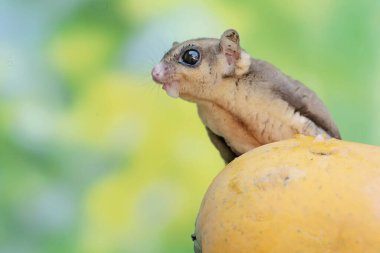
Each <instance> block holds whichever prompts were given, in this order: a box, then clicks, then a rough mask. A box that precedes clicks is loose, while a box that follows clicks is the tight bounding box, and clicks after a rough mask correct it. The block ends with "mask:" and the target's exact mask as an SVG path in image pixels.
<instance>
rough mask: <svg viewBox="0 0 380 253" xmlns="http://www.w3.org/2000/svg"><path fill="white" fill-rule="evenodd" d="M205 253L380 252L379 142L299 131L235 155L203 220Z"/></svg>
mask: <svg viewBox="0 0 380 253" xmlns="http://www.w3.org/2000/svg"><path fill="white" fill-rule="evenodd" d="M195 236H196V240H195V245H194V247H195V251H196V252H203V253H288V252H291V253H301V252H304V253H317V252H318V253H319V252H320V253H351V252H352V253H372V252H373V253H375V252H376V253H379V252H380V147H375V146H369V145H364V144H359V143H351V142H345V141H339V140H335V139H328V140H319V139H318V138H317V139H316V138H313V137H305V136H298V137H297V138H296V139H292V140H286V141H281V142H277V143H272V144H269V145H265V146H262V147H260V148H257V149H254V150H252V151H250V152H248V153H246V154H244V155H243V156H241V157H239V158H238V159H235V160H234V161H233V162H231V163H230V164H229V165H227V167H226V168H225V169H224V170H223V171H222V172H221V173H220V174H219V175H218V176H217V177H216V178H215V179H214V181H213V183H212V184H211V186H210V187H209V189H208V191H207V193H206V195H205V197H204V199H203V202H202V205H201V208H200V211H199V214H198V218H197V223H196V231H195Z"/></svg>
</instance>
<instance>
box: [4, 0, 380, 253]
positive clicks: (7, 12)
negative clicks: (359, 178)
mask: <svg viewBox="0 0 380 253" xmlns="http://www.w3.org/2000/svg"><path fill="white" fill-rule="evenodd" d="M379 27H380V1H377V0H363V1H357V0H355V1H354V0H319V1H306V0H305V1H301V0H298V1H284V0H262V1H248V0H246V1H227V0H221V1H216V0H209V1H201V0H193V1H191V2H189V1H174V0H165V1H145V0H87V1H86V0H82V1H77V0H66V1H47V0H35V1H26V0H24V1H23V0H2V1H1V2H0V252H1V253H24V252H25V253H34V252H36V253H44V252H49V253H50V252H81V253H82V252H85V253H87V252H88V253H118V252H131V253H135V252H136V253H137V252H165V253H168V252H169V253H170V252H192V242H191V240H190V234H191V232H192V230H193V227H194V220H195V217H196V214H197V211H198V207H199V204H200V201H201V199H202V196H203V193H204V192H205V190H206V188H207V186H208V184H209V183H210V182H211V180H212V178H213V177H214V176H215V175H216V173H217V172H218V171H220V169H221V168H222V167H223V163H222V161H221V159H220V158H219V155H218V153H217V152H216V150H215V149H214V148H213V147H212V145H211V144H210V142H209V141H208V138H207V135H206V133H205V131H204V128H203V126H202V125H201V123H200V121H199V119H198V118H197V115H196V109H195V107H194V105H193V104H190V103H187V102H184V101H181V100H179V99H177V100H174V99H171V98H169V97H168V96H167V95H166V94H165V93H164V92H163V91H162V90H161V89H160V88H159V86H158V85H156V84H154V83H153V82H152V81H151V78H150V69H151V67H152V66H153V65H154V64H155V63H157V62H158V61H159V60H160V58H161V56H162V55H163V53H164V52H165V51H166V50H167V49H169V48H170V46H171V43H172V41H174V40H176V41H183V40H185V39H190V38H194V37H219V36H220V35H221V34H222V32H223V31H224V30H225V29H227V28H235V29H237V30H238V31H239V32H240V35H241V40H242V41H241V44H242V46H243V47H244V48H245V49H246V50H247V51H248V52H249V53H250V54H251V55H253V56H255V57H257V58H262V59H266V60H268V61H270V62H272V63H273V64H275V65H276V66H278V67H279V68H280V69H282V70H283V71H284V72H286V73H288V74H290V75H292V76H293V77H295V78H297V79H299V80H301V81H302V82H304V83H305V84H306V85H308V86H309V87H311V88H312V89H314V90H315V91H316V92H317V93H318V94H319V95H320V97H321V98H322V99H323V100H324V101H325V103H326V104H327V105H328V107H329V109H330V110H331V112H332V114H333V116H334V118H335V119H336V122H337V124H338V126H339V127H340V129H341V133H342V135H343V138H345V139H347V140H352V141H358V142H364V143H370V144H375V145H380V113H379V112H378V108H379V107H380V47H379V45H380V28H379Z"/></svg>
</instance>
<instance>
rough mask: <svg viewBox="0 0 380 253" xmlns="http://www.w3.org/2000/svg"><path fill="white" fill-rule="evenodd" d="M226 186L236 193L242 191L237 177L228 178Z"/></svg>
mask: <svg viewBox="0 0 380 253" xmlns="http://www.w3.org/2000/svg"><path fill="white" fill-rule="evenodd" d="M228 186H229V187H230V189H231V190H232V191H234V192H235V193H237V194H240V193H242V192H243V191H242V190H241V187H240V184H239V179H238V178H236V177H234V178H232V179H231V180H230V182H229V184H228Z"/></svg>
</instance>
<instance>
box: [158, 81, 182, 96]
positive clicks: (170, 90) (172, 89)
mask: <svg viewBox="0 0 380 253" xmlns="http://www.w3.org/2000/svg"><path fill="white" fill-rule="evenodd" d="M162 89H163V90H165V91H166V94H168V95H169V96H170V97H172V98H178V97H179V87H178V83H177V82H171V83H168V82H165V83H163V85H162Z"/></svg>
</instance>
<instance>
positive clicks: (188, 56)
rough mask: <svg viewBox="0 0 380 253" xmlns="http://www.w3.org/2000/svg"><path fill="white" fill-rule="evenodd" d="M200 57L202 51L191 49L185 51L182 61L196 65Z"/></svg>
mask: <svg viewBox="0 0 380 253" xmlns="http://www.w3.org/2000/svg"><path fill="white" fill-rule="evenodd" d="M199 58H200V53H199V52H198V51H197V50H195V49H189V50H187V51H185V52H184V53H183V55H182V57H181V61H180V62H181V63H185V64H186V65H190V66H194V65H195V64H197V62H198V61H199Z"/></svg>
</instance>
